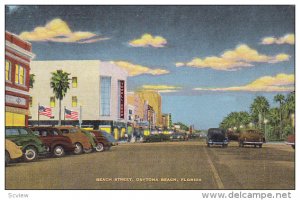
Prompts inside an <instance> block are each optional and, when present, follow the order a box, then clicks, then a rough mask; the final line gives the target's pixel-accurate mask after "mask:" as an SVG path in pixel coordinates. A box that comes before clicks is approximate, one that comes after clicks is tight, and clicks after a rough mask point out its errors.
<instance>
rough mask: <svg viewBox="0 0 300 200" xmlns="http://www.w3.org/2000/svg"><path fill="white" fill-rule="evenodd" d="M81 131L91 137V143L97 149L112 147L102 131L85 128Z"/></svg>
mask: <svg viewBox="0 0 300 200" xmlns="http://www.w3.org/2000/svg"><path fill="white" fill-rule="evenodd" d="M81 131H82V132H83V133H84V134H85V135H87V136H88V137H89V140H90V143H91V144H92V146H93V149H95V151H97V152H102V151H104V150H105V149H106V148H107V147H111V143H110V142H108V140H107V139H106V138H105V137H104V136H102V134H101V132H100V131H94V130H90V131H87V130H85V129H82V130H81Z"/></svg>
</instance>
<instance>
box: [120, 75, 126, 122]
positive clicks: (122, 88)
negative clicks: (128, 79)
mask: <svg viewBox="0 0 300 200" xmlns="http://www.w3.org/2000/svg"><path fill="white" fill-rule="evenodd" d="M124 85H125V81H122V80H121V81H120V118H121V119H124V118H125V116H124V113H125V111H124V110H125V108H124V107H125V86H124Z"/></svg>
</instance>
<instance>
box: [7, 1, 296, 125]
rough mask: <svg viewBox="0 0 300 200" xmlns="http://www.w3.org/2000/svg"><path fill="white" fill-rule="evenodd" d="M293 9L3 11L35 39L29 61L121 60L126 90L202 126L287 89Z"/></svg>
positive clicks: (11, 26) (13, 27)
mask: <svg viewBox="0 0 300 200" xmlns="http://www.w3.org/2000/svg"><path fill="white" fill-rule="evenodd" d="M294 9H295V8H294V7H293V6H16V7H15V6H14V7H11V6H8V7H6V15H5V16H6V30H8V31H10V32H13V33H15V34H18V35H19V34H20V36H22V37H23V38H24V39H27V40H29V41H30V42H31V43H32V44H33V52H34V53H35V54H36V58H35V60H67V59H100V60H105V61H115V62H117V63H118V62H119V63H118V64H122V67H125V68H126V69H129V68H130V70H131V71H130V73H131V76H130V77H129V79H128V88H129V90H135V89H137V88H141V87H143V86H148V88H150V89H151V87H153V89H157V90H159V91H160V92H161V95H162V99H163V105H162V109H163V112H167V113H172V115H173V121H182V122H185V123H187V124H194V125H195V127H196V128H201V129H206V128H209V127H216V126H218V125H219V123H220V121H221V120H222V118H223V117H225V116H226V115H227V114H228V113H230V112H232V111H248V110H249V106H250V104H251V102H252V101H253V99H254V98H255V96H257V95H263V96H265V97H267V98H268V99H269V101H270V103H271V105H274V102H273V97H274V95H276V94H277V93H283V94H287V93H288V92H290V91H291V90H293V88H292V87H290V86H291V85H293V84H292V82H291V81H293V80H292V79H291V75H293V74H294V68H295V66H294V65H295V64H294V44H293V42H291V40H290V38H291V37H290V36H292V35H293V34H294V32H295V27H294V23H295V18H294V17H295V13H294V11H295V10H294ZM24 16H26V17H24ZM55 20H56V21H55ZM47 24H48V26H47ZM51 24H55V25H57V24H58V25H59V26H62V27H63V28H64V30H65V32H64V33H63V31H62V33H61V35H57V34H56V35H55V34H54V35H49V34H48V35H47V36H45V37H42V36H41V34H40V35H39V34H38V32H36V31H34V30H35V28H36V27H42V28H44V29H46V28H47V27H50V25H51ZM44 29H43V30H44ZM61 30H62V29H61ZM66 31H67V32H66ZM24 32H27V33H26V34H25V33H24ZM79 32H84V33H79ZM145 34H148V35H146V36H145ZM264 39H266V40H264ZM241 52H242V53H241ZM245 52H246V53H245ZM226 53H230V56H231V57H230V58H228V56H227V54H226ZM252 54H253V55H252ZM249 55H252V56H249ZM232 56H233V57H232ZM194 58H199V59H200V60H196V61H197V62H196V61H195V60H194V61H193V59H194ZM210 59H213V61H210ZM120 61H122V63H121V62H120ZM192 61H193V62H192ZM216 62H217V63H216ZM227 62H229V64H228V63H227ZM176 63H177V65H176ZM179 63H180V64H179ZM226 63H227V65H226ZM142 69H143V70H142ZM142 71H143V72H142ZM134 73H136V74H134ZM278 74H283V75H282V76H277V75H278ZM256 80H258V81H257V82H255V81H256ZM266 81H271V82H272V84H267V85H266V84H265V83H266ZM253 82H254V83H253ZM251 83H253V84H251ZM264 84H265V85H264ZM162 86H163V87H162ZM253 88H254V89H253Z"/></svg>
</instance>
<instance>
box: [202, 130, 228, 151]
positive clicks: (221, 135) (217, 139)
mask: <svg viewBox="0 0 300 200" xmlns="http://www.w3.org/2000/svg"><path fill="white" fill-rule="evenodd" d="M206 143H207V146H208V147H210V146H211V145H222V146H223V147H227V146H228V138H227V135H226V132H225V130H223V129H220V128H210V129H208V133H207V138H206Z"/></svg>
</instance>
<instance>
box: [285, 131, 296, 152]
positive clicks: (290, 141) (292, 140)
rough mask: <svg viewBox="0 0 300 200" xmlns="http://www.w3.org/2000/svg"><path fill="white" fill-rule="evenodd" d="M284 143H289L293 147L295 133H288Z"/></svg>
mask: <svg viewBox="0 0 300 200" xmlns="http://www.w3.org/2000/svg"><path fill="white" fill-rule="evenodd" d="M286 144H288V145H291V146H292V147H293V149H295V134H292V135H289V136H288V137H287V141H286Z"/></svg>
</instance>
